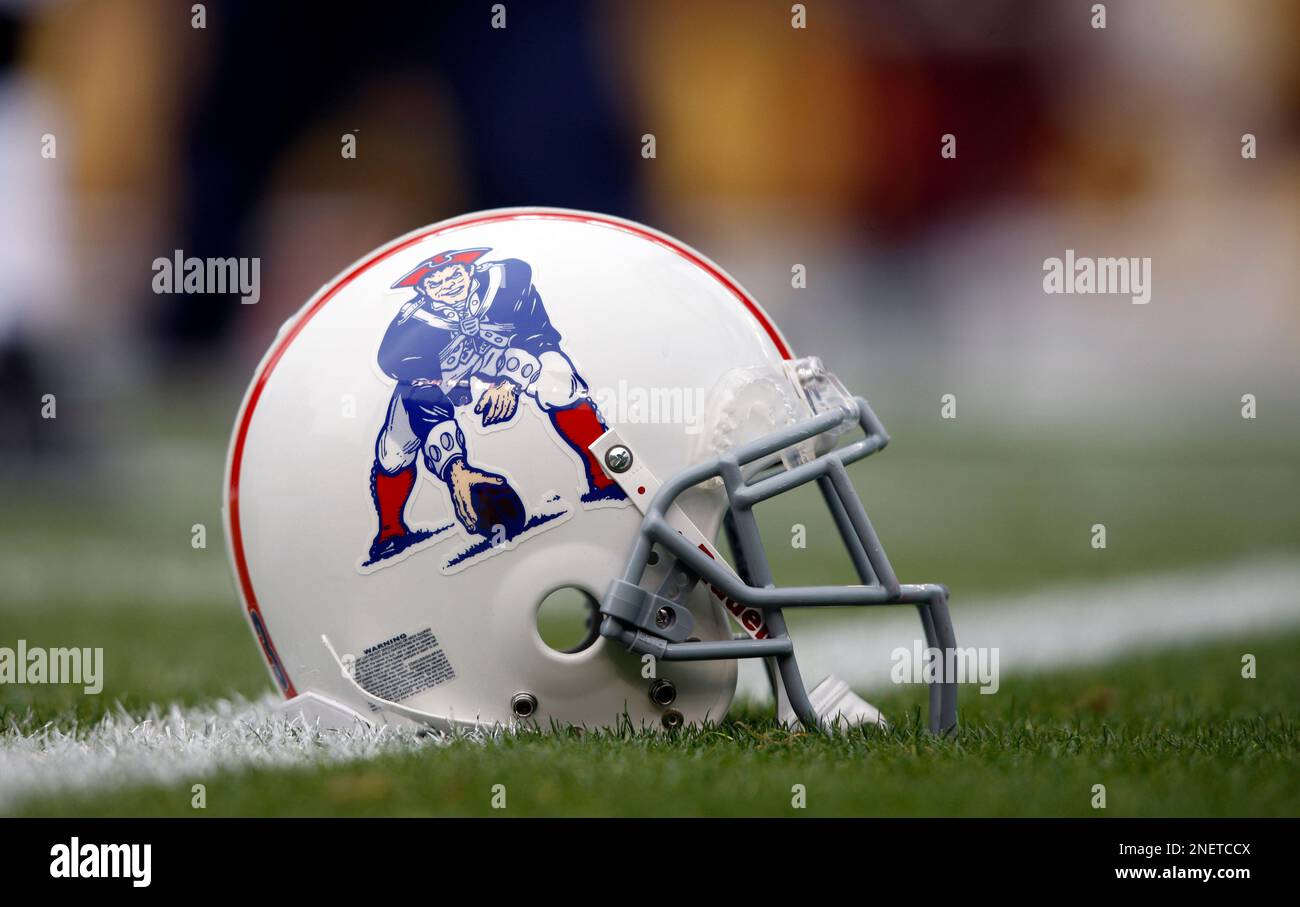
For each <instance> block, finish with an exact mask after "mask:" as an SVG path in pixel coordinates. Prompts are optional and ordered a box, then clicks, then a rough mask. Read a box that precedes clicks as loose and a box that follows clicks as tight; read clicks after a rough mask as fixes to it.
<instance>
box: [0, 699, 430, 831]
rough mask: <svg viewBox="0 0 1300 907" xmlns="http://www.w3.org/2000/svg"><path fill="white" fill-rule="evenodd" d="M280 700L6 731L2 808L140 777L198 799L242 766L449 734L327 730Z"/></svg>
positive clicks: (387, 748) (343, 755)
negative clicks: (295, 716) (284, 712)
mask: <svg viewBox="0 0 1300 907" xmlns="http://www.w3.org/2000/svg"><path fill="white" fill-rule="evenodd" d="M279 702H280V700H279V698H278V697H273V696H271V695H269V694H268V695H267V696H266V697H264V698H263V699H261V700H259V701H258V702H255V703H250V702H245V701H238V702H228V701H225V700H222V701H219V702H216V703H214V704H212V705H210V706H204V707H200V708H192V709H182V708H179V707H177V706H172V707H171V708H168V709H160V708H155V709H153V710H151V712H150V714H149V715H147V716H145V718H144V720H140V719H139V718H137V717H135V716H132V715H128V714H126V713H125V712H120V711H119V712H116V713H112V714H109V715H106V716H105V717H104V718H103V719H102V720H100V721H98V722H96V723H95V724H94V725H91V726H88V727H83V728H76V729H74V730H72V731H71V732H69V733H64V732H61V731H59V730H56V729H54V728H42V729H40V730H37V731H36V732H34V733H29V734H21V733H18V731H17V730H16V729H15V728H13V727H10V728H6V729H4V730H3V731H0V812H5V811H8V810H10V809H12V807H13V806H14V804H16V803H17V802H18V801H19V800H22V799H24V798H26V797H30V796H35V795H38V794H43V793H51V792H54V791H72V790H102V789H104V788H107V787H115V786H120V785H124V784H130V783H133V782H139V783H151V784H166V785H172V786H174V787H175V793H176V797H177V799H178V801H180V802H184V803H188V802H189V801H190V796H191V794H190V787H191V785H193V784H195V783H197V782H199V781H202V780H204V779H206V778H207V777H209V776H210V775H211V774H212V773H213V772H215V771H218V770H220V769H226V768H237V767H242V766H280V765H294V764H305V763H309V762H316V763H319V762H342V761H345V760H348V759H358V758H365V757H368V756H372V755H375V754H376V753H380V752H392V751H397V750H404V749H405V750H413V749H418V748H421V747H425V746H430V745H437V744H438V743H439V742H441V741H442V740H443V739H445V738H441V737H438V736H436V735H417V734H415V733H413V732H410V731H394V730H393V728H391V727H381V728H374V729H364V730H363V729H358V730H356V731H351V732H346V733H345V732H340V731H318V730H316V729H314V728H308V727H306V726H304V725H303V724H302V722H301V719H299V720H298V721H297V722H288V721H286V720H285V719H284V718H283V717H282V716H280V715H278V714H277V713H276V711H275V706H276V705H277V704H278V703H279Z"/></svg>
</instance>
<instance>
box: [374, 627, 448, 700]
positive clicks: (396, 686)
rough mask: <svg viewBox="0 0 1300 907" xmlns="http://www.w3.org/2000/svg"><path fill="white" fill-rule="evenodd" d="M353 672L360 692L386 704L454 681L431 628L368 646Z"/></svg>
mask: <svg viewBox="0 0 1300 907" xmlns="http://www.w3.org/2000/svg"><path fill="white" fill-rule="evenodd" d="M353 670H354V671H355V673H354V675H353V676H354V677H355V678H356V681H357V683H359V684H360V685H361V687H362V689H364V690H366V691H367V692H368V693H370V694H371V695H373V696H378V697H379V698H380V699H387V700H388V701H389V702H401V701H402V700H403V699H409V698H410V697H412V696H414V695H415V694H416V693H423V692H424V691H425V690H428V689H430V688H432V687H436V686H437V685H438V684H440V683H446V682H447V681H449V680H455V679H456V672H455V671H454V670H452V667H451V662H450V661H448V660H447V654H446V653H445V652H443V651H442V647H441V646H439V645H438V638H437V637H436V636H434V635H433V630H432V629H431V628H430V629H426V630H420V631H419V632H418V633H402V634H400V635H398V636H394V637H393V638H392V639H386V640H384V641H383V642H381V643H377V644H375V645H373V646H367V647H366V648H365V649H364V650H363V651H362V653H361V655H360V657H358V658H357V660H356V665H355V667H354V669H353Z"/></svg>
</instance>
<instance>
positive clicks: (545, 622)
mask: <svg viewBox="0 0 1300 907" xmlns="http://www.w3.org/2000/svg"><path fill="white" fill-rule="evenodd" d="M537 635H538V636H540V637H541V639H542V642H544V643H545V644H546V646H547V648H550V649H553V650H554V651H556V652H559V653H560V654H561V655H576V654H577V653H579V652H582V651H584V650H586V649H589V648H590V647H591V646H592V645H593V644H594V643H595V642H596V640H597V639H599V638H600V605H599V604H598V603H597V602H596V599H595V597H594V596H593V595H592V594H591V593H590V592H588V591H587V590H586V589H580V588H578V587H577V586H561V587H560V588H558V589H553V590H552V591H551V592H550V593H548V594H547V596H546V597H545V598H543V599H542V600H541V602H539V603H538V605H537Z"/></svg>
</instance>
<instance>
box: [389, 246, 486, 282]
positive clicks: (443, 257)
mask: <svg viewBox="0 0 1300 907" xmlns="http://www.w3.org/2000/svg"><path fill="white" fill-rule="evenodd" d="M487 251H488V250H487V249H486V248H482V249H453V250H451V251H448V252H439V253H438V254H437V255H435V256H433V257H432V258H426V259H425V260H424V261H422V262H420V263H419V264H418V265H416V266H415V268H414V269H413V270H412V271H410V273H408V274H407V275H406V276H405V277H403V278H402V279H401V280H399V281H398V282H397V283H395V284H393V289H394V290H396V289H399V288H400V287H418V286H419V285H420V281H422V280H424V278H425V277H427V276H428V275H430V274H432V273H433V272H434V271H438V270H441V269H442V268H446V267H449V266H451V265H465V267H469V266H470V265H472V264H473V263H474V262H476V261H478V260H479V259H480V258H482V257H483V254H484V253H485V252H487Z"/></svg>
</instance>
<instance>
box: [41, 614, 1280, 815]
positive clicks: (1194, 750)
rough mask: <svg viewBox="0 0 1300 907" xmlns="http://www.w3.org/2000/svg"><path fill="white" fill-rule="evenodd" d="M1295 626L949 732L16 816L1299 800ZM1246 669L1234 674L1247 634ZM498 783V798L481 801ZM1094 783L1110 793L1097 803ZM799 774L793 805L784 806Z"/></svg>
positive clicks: (1237, 811) (514, 750) (578, 745)
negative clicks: (1252, 660)
mask: <svg viewBox="0 0 1300 907" xmlns="http://www.w3.org/2000/svg"><path fill="white" fill-rule="evenodd" d="M1298 644H1300V634H1293V635H1289V636H1288V635H1284V636H1281V637H1277V636H1274V637H1272V638H1267V637H1266V638H1263V639H1248V640H1247V639H1242V640H1236V641H1231V642H1221V643H1217V644H1215V645H1212V646H1206V647H1197V648H1191V649H1183V650H1176V651H1171V652H1165V653H1163V654H1160V655H1153V656H1149V657H1142V658H1138V659H1134V660H1127V661H1123V662H1118V663H1115V664H1112V665H1107V666H1100V667H1096V668H1090V669H1080V670H1072V671H1068V672H1063V673H1060V674H1053V675H1047V676H1038V677H1021V678H1007V679H1004V682H1003V686H1002V689H1001V691H1000V692H999V693H998V694H997V695H994V696H981V695H979V694H977V693H975V692H974V691H973V690H970V689H967V690H964V691H963V696H964V700H963V702H962V708H963V721H962V726H961V728H960V730H959V731H958V733H956V734H955V735H953V736H951V737H946V738H937V737H932V736H930V735H928V734H926V733H924V732H923V731H920V730H919V728H918V726H917V723H918V720H919V712H917V711H912V710H910V707H911V706H912V705H914V704H915V703H916V695H915V694H916V693H917V692H918V691H916V690H908V691H906V692H905V693H904V694H903V695H901V696H890V697H888V698H885V699H883V700H881V701H882V704H883V705H884V706H885V708H886V711H887V712H890V713H892V714H893V715H894V716H895V727H893V728H892V729H891V730H890V731H888V732H879V731H876V730H874V729H873V730H869V731H858V732H854V733H851V734H847V735H841V736H839V737H836V738H825V737H821V736H818V735H812V734H807V733H802V732H788V731H785V730H781V729H779V728H776V727H775V726H774V725H773V724H772V723H771V722H770V721H768V720H766V719H764V718H761V717H760V716H758V715H757V714H754V713H747V714H743V715H742V716H741V717H740V718H739V719H735V720H729V721H727V722H725V723H723V724H721V725H720V726H714V727H707V728H698V729H688V730H686V731H682V732H679V733H677V734H676V735H672V736H669V735H664V734H644V733H640V732H632V731H630V730H624V731H611V732H585V733H579V732H576V731H571V732H565V733H561V734H559V735H554V736H552V735H523V736H519V737H514V738H508V739H505V740H502V741H499V742H495V743H489V744H482V743H478V742H473V741H458V742H455V743H453V744H451V745H449V746H446V747H435V746H430V747H428V748H426V749H423V750H421V751H417V752H414V753H404V754H394V755H387V756H380V757H378V758H374V759H371V760H367V761H364V762H356V763H349V764H345V765H341V766H340V765H334V766H320V767H305V768H294V769H275V770H247V771H223V772H219V773H217V774H214V775H212V776H211V777H209V778H204V779H192V780H188V779H187V781H186V782H185V783H184V784H178V785H176V786H174V787H159V786H143V787H135V788H124V789H115V790H111V791H107V792H103V793H98V794H87V795H75V796H57V797H49V798H43V799H40V800H36V801H29V802H27V803H26V804H25V807H24V811H25V812H26V813H27V814H30V815H49V814H58V815H87V816H101V815H103V816H110V815H121V814H129V815H164V816H194V815H196V814H200V813H197V812H196V811H195V810H192V809H191V808H190V796H191V794H190V784H191V783H192V782H193V781H197V780H203V781H204V782H205V783H206V785H207V791H208V807H207V809H206V810H204V811H203V812H202V813H201V815H206V816H219V815H277V816H304V815H311V816H316V815H330V816H372V815H404V816H423V815H437V816H502V815H505V816H549V815H566V816H570V815H584V816H585V815H600V816H627V815H635V816H681V815H686V816H728V815H772V816H781V815H827V816H888V815H966V816H984V815H994V816H1016V815H1048V816H1057V815H1064V816H1219V815H1232V816H1296V815H1300V778H1298V776H1297V773H1296V771H1295V762H1296V757H1297V754H1298V750H1300V723H1298V722H1297V715H1296V710H1295V703H1294V694H1295V691H1296V690H1297V689H1300V660H1297V659H1296V658H1295V655H1294V653H1295V650H1296V646H1297V645H1298ZM1247 651H1249V652H1251V653H1253V654H1255V655H1256V656H1257V657H1258V665H1259V677H1258V678H1257V679H1254V680H1246V679H1243V678H1242V677H1241V676H1240V662H1241V655H1242V653H1243V652H1247ZM498 784H503V785H505V790H506V808H505V809H504V810H498V809H493V808H492V805H491V800H492V795H493V786H494V785H498ZM1095 784H1104V785H1105V786H1106V792H1107V808H1106V809H1105V810H1094V809H1093V808H1092V807H1091V804H1090V801H1091V798H1092V787H1093V785H1095ZM794 785H803V786H804V789H805V790H806V797H807V799H806V803H807V807H806V809H802V810H797V809H794V808H793V807H792V805H791V799H792V797H793V794H792V788H793V786H794Z"/></svg>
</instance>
